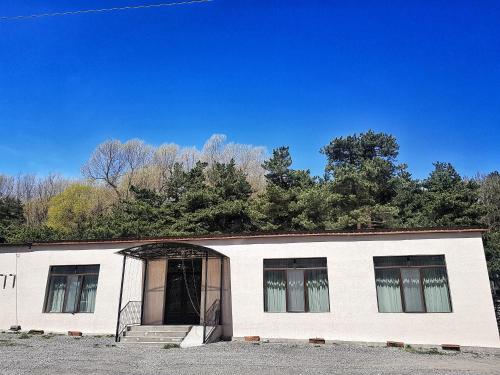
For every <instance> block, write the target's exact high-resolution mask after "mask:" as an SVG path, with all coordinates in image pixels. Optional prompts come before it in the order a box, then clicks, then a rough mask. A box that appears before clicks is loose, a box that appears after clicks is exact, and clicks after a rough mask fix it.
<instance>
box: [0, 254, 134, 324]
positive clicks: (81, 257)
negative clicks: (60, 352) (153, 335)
mask: <svg viewBox="0 0 500 375" xmlns="http://www.w3.org/2000/svg"><path fill="white" fill-rule="evenodd" d="M93 247H94V249H91V250H90V249H85V246H82V245H80V246H52V247H51V248H40V247H36V248H33V249H32V250H33V251H26V249H23V251H22V252H19V253H18V255H17V260H18V266H17V323H18V324H20V325H21V327H22V329H23V330H24V329H26V330H28V329H43V330H45V331H52V332H67V331H69V330H75V331H82V332H85V333H102V334H104V333H105V334H111V333H114V331H115V328H116V317H117V313H118V300H119V293H120V280H121V272H122V257H121V256H119V255H116V254H115V252H116V251H118V249H116V248H115V249H113V248H106V247H103V246H100V248H99V249H97V247H99V246H95V245H94V246H93ZM6 251H11V249H5V248H1V249H0V273H2V272H3V270H4V269H14V267H15V259H16V253H15V251H16V249H12V251H14V252H10V253H7V252H6ZM78 264H99V265H100V270H99V281H98V286H97V295H96V304H95V312H94V313H80V314H66V313H44V312H43V305H44V299H45V290H46V287H47V280H48V273H49V267H50V266H55V265H78ZM139 287H140V285H139ZM132 289H134V288H132ZM127 293H129V294H130V295H133V294H134V290H130V291H129V290H128V288H127V286H125V287H124V295H127ZM0 303H1V305H0V306H2V307H1V310H0V329H7V328H9V327H10V326H11V325H13V324H16V317H15V293H13V292H12V291H8V294H7V293H5V291H4V290H2V289H0ZM5 308H7V311H8V313H4V309H5Z"/></svg>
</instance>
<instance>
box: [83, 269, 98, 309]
mask: <svg viewBox="0 0 500 375" xmlns="http://www.w3.org/2000/svg"><path fill="white" fill-rule="evenodd" d="M96 293H97V275H91V276H90V275H89V276H85V278H84V281H83V286H82V296H81V298H80V312H94V308H95V296H96Z"/></svg>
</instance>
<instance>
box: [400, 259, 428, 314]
mask: <svg viewBox="0 0 500 375" xmlns="http://www.w3.org/2000/svg"><path fill="white" fill-rule="evenodd" d="M401 277H402V278H403V291H404V298H405V307H406V312H423V311H424V305H423V303H422V289H421V285H420V271H419V269H418V268H401Z"/></svg>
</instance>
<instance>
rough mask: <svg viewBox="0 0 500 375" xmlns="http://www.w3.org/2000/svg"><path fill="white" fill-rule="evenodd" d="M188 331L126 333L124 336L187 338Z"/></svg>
mask: <svg viewBox="0 0 500 375" xmlns="http://www.w3.org/2000/svg"><path fill="white" fill-rule="evenodd" d="M188 332H189V330H187V331H125V332H123V336H126V337H185V336H186V335H187V334H188Z"/></svg>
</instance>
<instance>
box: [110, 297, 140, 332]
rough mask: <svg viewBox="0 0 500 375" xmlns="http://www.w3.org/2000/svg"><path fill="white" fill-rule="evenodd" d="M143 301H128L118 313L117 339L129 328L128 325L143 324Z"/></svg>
mask: <svg viewBox="0 0 500 375" xmlns="http://www.w3.org/2000/svg"><path fill="white" fill-rule="evenodd" d="M141 305H142V303H141V301H128V302H127V304H126V305H125V306H123V308H122V309H121V310H120V313H119V314H118V325H117V329H116V336H115V340H116V341H118V339H119V337H120V336H121V334H122V333H123V331H125V329H127V327H130V326H134V325H140V324H141Z"/></svg>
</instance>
